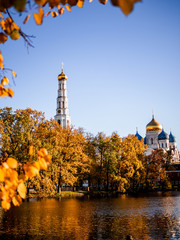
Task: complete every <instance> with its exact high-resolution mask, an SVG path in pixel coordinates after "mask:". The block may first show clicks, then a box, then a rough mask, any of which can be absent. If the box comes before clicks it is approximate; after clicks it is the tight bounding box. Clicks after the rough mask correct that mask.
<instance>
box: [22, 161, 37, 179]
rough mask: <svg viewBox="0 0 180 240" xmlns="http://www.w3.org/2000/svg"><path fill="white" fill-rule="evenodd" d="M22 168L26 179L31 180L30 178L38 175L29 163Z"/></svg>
mask: <svg viewBox="0 0 180 240" xmlns="http://www.w3.org/2000/svg"><path fill="white" fill-rule="evenodd" d="M23 168H24V171H25V175H26V176H27V177H28V178H32V177H34V176H36V175H38V174H39V170H38V169H37V168H36V167H34V166H33V165H31V164H29V163H27V164H25V165H24V167H23Z"/></svg>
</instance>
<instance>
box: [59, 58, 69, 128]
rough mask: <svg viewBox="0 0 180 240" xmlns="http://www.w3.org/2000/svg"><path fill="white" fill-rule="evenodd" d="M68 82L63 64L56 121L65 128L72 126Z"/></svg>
mask: <svg viewBox="0 0 180 240" xmlns="http://www.w3.org/2000/svg"><path fill="white" fill-rule="evenodd" d="M66 82H67V76H66V75H65V74H64V72H63V63H62V72H61V73H60V74H59V75H58V96H57V108H56V115H55V119H56V121H57V122H58V123H59V124H60V125H61V126H62V127H63V128H67V127H69V126H70V124H71V123H70V116H69V108H68V97H67V88H66Z"/></svg>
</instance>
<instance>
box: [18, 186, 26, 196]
mask: <svg viewBox="0 0 180 240" xmlns="http://www.w3.org/2000/svg"><path fill="white" fill-rule="evenodd" d="M17 191H18V193H19V195H20V197H21V198H23V199H25V198H26V186H25V185H24V183H23V182H21V183H20V184H19V185H18V188H17Z"/></svg>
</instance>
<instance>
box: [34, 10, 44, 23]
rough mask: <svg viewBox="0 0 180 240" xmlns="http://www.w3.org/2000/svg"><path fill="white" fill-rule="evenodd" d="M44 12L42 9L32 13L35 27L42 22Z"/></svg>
mask: <svg viewBox="0 0 180 240" xmlns="http://www.w3.org/2000/svg"><path fill="white" fill-rule="evenodd" d="M43 17H44V11H43V9H42V8H40V9H39V13H34V19H35V21H36V24H37V25H41V24H42V22H43Z"/></svg>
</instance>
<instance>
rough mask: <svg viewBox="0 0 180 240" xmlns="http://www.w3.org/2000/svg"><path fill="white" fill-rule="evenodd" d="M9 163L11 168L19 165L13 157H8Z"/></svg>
mask: <svg viewBox="0 0 180 240" xmlns="http://www.w3.org/2000/svg"><path fill="white" fill-rule="evenodd" d="M7 164H8V166H9V167H10V168H17V166H18V164H17V161H16V160H15V159H14V158H11V157H10V158H8V159H7Z"/></svg>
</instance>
